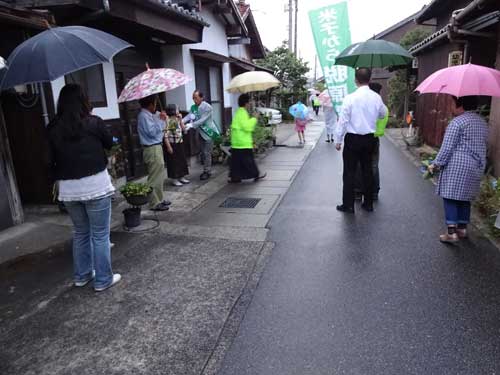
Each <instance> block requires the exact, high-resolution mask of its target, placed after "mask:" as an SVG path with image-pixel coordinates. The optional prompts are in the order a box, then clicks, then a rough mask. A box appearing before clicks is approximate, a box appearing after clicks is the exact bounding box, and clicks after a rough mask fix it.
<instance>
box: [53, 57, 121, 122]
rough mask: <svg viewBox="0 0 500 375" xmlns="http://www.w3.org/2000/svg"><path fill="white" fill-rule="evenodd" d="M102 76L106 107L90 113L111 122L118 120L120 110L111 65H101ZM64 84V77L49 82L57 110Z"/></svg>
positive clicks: (95, 109) (113, 70) (113, 69)
mask: <svg viewBox="0 0 500 375" xmlns="http://www.w3.org/2000/svg"><path fill="white" fill-rule="evenodd" d="M102 70H103V74H104V85H105V88H106V101H107V104H108V106H107V107H102V108H94V109H93V110H92V113H93V114H94V115H96V116H99V117H101V118H102V119H103V120H113V119H117V118H120V108H119V107H118V101H117V100H118V93H117V91H116V80H115V67H114V65H113V63H112V62H111V63H104V64H102ZM65 84H66V81H65V79H64V77H61V78H58V79H56V80H55V81H52V82H51V86H52V95H53V96H54V105H55V107H56V108H55V109H57V101H58V99H59V94H60V93H61V90H62V88H63V87H64V85H65Z"/></svg>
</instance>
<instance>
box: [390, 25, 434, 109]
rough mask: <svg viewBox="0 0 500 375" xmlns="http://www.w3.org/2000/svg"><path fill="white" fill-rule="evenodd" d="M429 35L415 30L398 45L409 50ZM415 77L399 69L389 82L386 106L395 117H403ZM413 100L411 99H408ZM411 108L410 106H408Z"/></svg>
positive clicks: (427, 31) (406, 70)
mask: <svg viewBox="0 0 500 375" xmlns="http://www.w3.org/2000/svg"><path fill="white" fill-rule="evenodd" d="M430 34H431V31H429V30H426V29H422V28H416V29H414V30H411V31H408V32H407V33H406V34H405V35H404V36H403V37H402V38H401V40H400V42H399V44H401V46H402V47H403V48H405V49H410V48H411V47H413V46H414V45H416V44H418V43H420V42H421V41H422V40H424V39H425V38H427V37H428V36H429V35H430ZM415 83H416V77H415V76H414V75H412V74H411V73H410V71H409V70H408V69H401V70H398V71H397V72H396V74H395V75H394V76H393V77H392V78H391V79H390V80H389V83H388V85H389V96H388V105H389V108H390V109H391V112H393V113H395V114H396V116H398V117H401V116H403V115H404V108H405V100H407V98H408V97H410V96H411V93H412V92H413V90H415ZM410 99H413V98H410ZM410 106H411V105H410Z"/></svg>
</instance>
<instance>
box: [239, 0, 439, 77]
mask: <svg viewBox="0 0 500 375" xmlns="http://www.w3.org/2000/svg"><path fill="white" fill-rule="evenodd" d="M337 2H339V1H337V0H299V31H298V34H299V37H298V45H299V55H300V56H301V57H303V58H304V59H305V60H307V61H310V64H309V65H310V66H311V68H313V66H314V57H315V55H316V52H315V47H314V40H313V36H312V33H311V28H310V25H309V18H308V11H309V10H312V9H317V8H321V7H323V6H327V5H331V4H335V3H337ZM429 2H430V0H410V1H408V0H348V4H349V18H350V24H351V35H352V42H353V43H356V42H360V41H363V40H366V39H368V38H370V37H372V36H373V35H374V34H377V33H379V32H380V31H383V30H385V29H386V28H388V27H390V26H392V25H394V24H395V23H398V22H399V21H401V20H403V19H405V18H406V17H408V16H410V15H412V14H413V13H415V12H417V11H419V10H420V9H422V7H423V6H424V5H425V4H427V3H429ZM247 3H248V4H250V5H251V6H252V9H253V12H254V17H255V19H256V22H257V26H258V28H259V31H260V34H261V37H262V39H263V42H264V44H265V46H266V47H267V48H269V49H273V48H275V47H277V46H279V45H280V44H281V42H282V41H283V40H285V39H288V14H287V13H285V5H287V4H288V0H247ZM319 75H320V73H319V72H318V76H319Z"/></svg>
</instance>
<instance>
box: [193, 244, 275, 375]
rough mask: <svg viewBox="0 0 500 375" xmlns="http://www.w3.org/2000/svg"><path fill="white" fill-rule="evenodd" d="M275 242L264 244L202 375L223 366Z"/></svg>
mask: <svg viewBox="0 0 500 375" xmlns="http://www.w3.org/2000/svg"><path fill="white" fill-rule="evenodd" d="M273 248H274V244H273V243H271V242H266V243H264V244H263V246H262V250H261V252H260V254H259V257H258V258H257V261H256V262H255V265H254V268H253V269H252V272H251V273H250V275H249V277H248V280H247V283H246V285H245V286H244V287H243V289H242V291H241V293H240V295H239V296H238V298H237V299H236V300H235V302H234V305H233V307H232V308H231V311H230V312H229V314H228V316H227V318H226V322H225V323H224V327H223V328H222V330H221V332H220V335H219V338H218V340H217V344H216V346H215V348H214V350H213V351H212V354H211V355H210V357H209V358H208V359H207V361H206V363H205V366H204V367H203V370H202V371H201V373H200V375H217V373H218V372H219V370H220V369H221V366H222V364H223V362H224V358H225V356H226V353H227V352H228V350H229V349H230V347H231V345H232V343H233V341H234V338H235V337H236V335H237V334H238V330H239V327H240V324H241V322H242V321H243V318H244V317H245V314H246V311H247V310H248V307H249V306H250V303H251V302H252V299H253V296H254V294H255V291H256V290H257V288H258V286H259V282H260V280H261V277H262V274H263V273H264V270H265V268H266V265H267V263H268V261H269V259H270V258H271V255H272V251H273Z"/></svg>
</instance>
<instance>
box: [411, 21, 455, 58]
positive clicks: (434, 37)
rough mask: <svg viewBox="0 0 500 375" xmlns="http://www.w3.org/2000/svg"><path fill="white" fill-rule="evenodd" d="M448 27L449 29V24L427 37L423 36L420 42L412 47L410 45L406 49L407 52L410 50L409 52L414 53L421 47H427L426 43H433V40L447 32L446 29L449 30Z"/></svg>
mask: <svg viewBox="0 0 500 375" xmlns="http://www.w3.org/2000/svg"><path fill="white" fill-rule="evenodd" d="M450 29H451V26H450V25H446V26H445V27H443V28H442V29H441V30H438V31H436V32H435V33H434V34H432V35H429V36H428V37H427V38H425V39H424V40H422V41H421V42H420V43H418V44H416V45H414V46H413V47H411V48H410V49H409V50H408V52H410V53H411V54H414V53H415V52H418V51H419V50H421V49H422V48H424V47H427V46H428V45H431V44H433V43H434V41H435V40H436V39H437V38H439V37H444V35H446V34H447V33H448V30H450Z"/></svg>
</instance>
